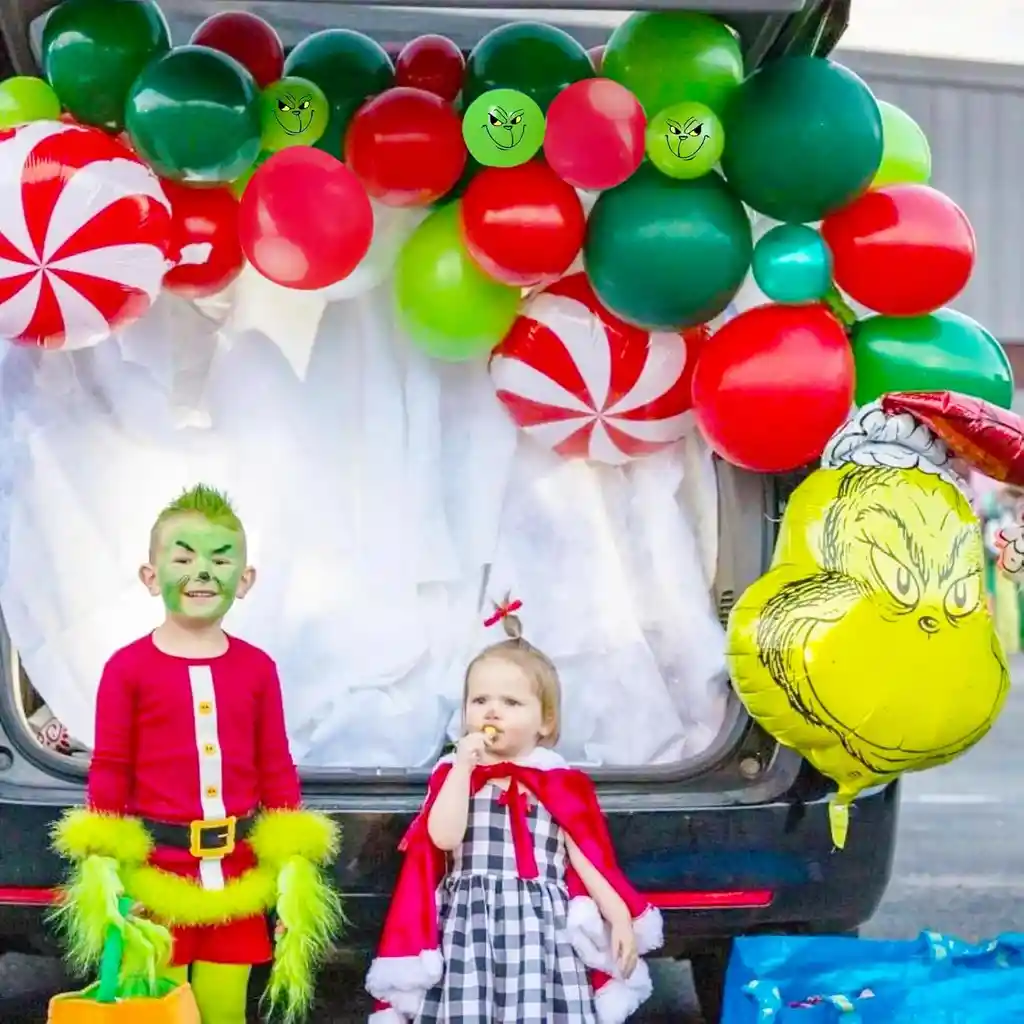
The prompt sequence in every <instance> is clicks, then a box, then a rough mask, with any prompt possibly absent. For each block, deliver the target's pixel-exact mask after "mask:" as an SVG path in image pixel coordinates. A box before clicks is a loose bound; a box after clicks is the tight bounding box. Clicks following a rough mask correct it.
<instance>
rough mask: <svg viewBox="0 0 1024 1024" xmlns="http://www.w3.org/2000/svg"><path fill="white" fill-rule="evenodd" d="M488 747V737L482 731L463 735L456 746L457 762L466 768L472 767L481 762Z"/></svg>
mask: <svg viewBox="0 0 1024 1024" xmlns="http://www.w3.org/2000/svg"><path fill="white" fill-rule="evenodd" d="M486 749H487V737H486V736H484V734H483V733H482V732H471V733H469V735H468V736H463V737H462V739H461V740H459V743H458V746H457V747H456V748H455V762H456V764H460V765H463V766H464V767H466V768H472V767H474V766H475V765H478V764H479V763H480V759H481V758H482V757H483V755H484V751H485V750H486Z"/></svg>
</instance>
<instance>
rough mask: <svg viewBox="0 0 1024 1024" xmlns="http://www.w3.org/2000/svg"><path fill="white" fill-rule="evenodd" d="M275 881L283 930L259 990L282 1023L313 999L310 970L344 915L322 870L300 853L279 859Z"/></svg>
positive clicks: (287, 1023)
mask: <svg viewBox="0 0 1024 1024" xmlns="http://www.w3.org/2000/svg"><path fill="white" fill-rule="evenodd" d="M277 886H278V897H277V916H278V920H279V921H280V923H281V925H282V927H283V929H284V930H283V933H282V934H281V935H280V936H279V938H278V939H277V943H276V948H275V950H274V966H273V967H272V969H271V972H270V982H269V984H268V986H267V991H266V993H265V995H266V1000H267V1002H268V1003H269V1004H270V1005H269V1008H270V1011H271V1012H272V1013H273V1012H278V1013H280V1014H281V1016H282V1018H283V1019H284V1021H285V1024H295V1022H296V1021H299V1020H301V1019H302V1018H303V1017H304V1016H305V1015H306V1013H307V1012H308V1011H309V1009H310V1007H311V1006H312V1004H313V993H314V989H315V975H316V970H317V968H318V967H319V965H320V963H321V962H322V960H323V958H324V956H325V955H326V954H327V951H328V950H329V949H330V947H331V943H332V942H333V940H334V938H335V936H336V934H337V933H338V931H339V930H340V928H341V927H342V925H343V924H344V923H345V915H344V913H343V911H342V906H341V898H340V897H339V896H338V894H337V893H336V892H335V891H334V889H333V888H332V887H331V885H330V884H329V883H328V882H327V880H326V878H325V877H324V875H323V872H321V871H320V869H319V868H318V867H317V866H316V865H315V864H313V863H311V862H310V861H308V860H306V859H305V858H303V857H292V858H290V859H289V860H288V861H287V862H286V863H285V865H284V866H283V867H282V868H281V873H280V874H279V875H278V879H277Z"/></svg>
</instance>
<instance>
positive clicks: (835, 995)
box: [721, 932, 1024, 1024]
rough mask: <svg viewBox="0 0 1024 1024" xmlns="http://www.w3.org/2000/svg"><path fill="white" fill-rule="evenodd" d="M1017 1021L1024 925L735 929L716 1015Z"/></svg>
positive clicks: (933, 1022) (1023, 1007)
mask: <svg viewBox="0 0 1024 1024" xmlns="http://www.w3.org/2000/svg"><path fill="white" fill-rule="evenodd" d="M1013 1022H1021V1024H1024V934H1021V933H1008V934H1005V935H1001V936H999V937H998V938H996V939H993V940H991V941H989V942H981V943H976V944H971V943H967V942H961V941H960V940H959V939H955V938H951V937H948V936H944V935H940V934H938V933H936V932H922V933H921V935H920V936H918V938H917V939H914V940H908V941H891V942H890V941H882V940H870V939H848V938H838V937H829V936H789V935H760V936H752V937H750V938H740V939H737V940H736V942H735V944H734V947H733V954H732V959H731V960H730V962H729V969H728V972H727V974H726V987H725V1002H724V1007H723V1014H722V1021H721V1024H1013Z"/></svg>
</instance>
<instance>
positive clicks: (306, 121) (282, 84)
mask: <svg viewBox="0 0 1024 1024" xmlns="http://www.w3.org/2000/svg"><path fill="white" fill-rule="evenodd" d="M330 116H331V107H330V104H329V103H328V102H327V97H326V96H325V95H324V91H323V89H321V88H320V86H319V85H314V84H313V83H312V82H311V81H310V80H309V79H308V78H295V77H294V76H293V77H290V78H282V79H280V81H277V82H272V83H271V84H270V85H268V86H267V87H266V89H264V90H263V93H262V95H261V96H260V120H261V124H262V126H263V127H262V138H261V141H262V145H263V148H264V149H265V150H267V152H269V153H276V152H277V151H278V150H280V149H288V148H289V147H290V146H312V145H313V144H314V143H316V142H318V141H319V140H320V136H321V135H323V133H324V131H325V130H326V128H327V120H328V118H329V117H330Z"/></svg>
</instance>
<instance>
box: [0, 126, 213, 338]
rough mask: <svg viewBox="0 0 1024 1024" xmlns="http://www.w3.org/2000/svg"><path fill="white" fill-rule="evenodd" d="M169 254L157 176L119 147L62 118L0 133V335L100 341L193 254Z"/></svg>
mask: <svg viewBox="0 0 1024 1024" xmlns="http://www.w3.org/2000/svg"><path fill="white" fill-rule="evenodd" d="M171 248H172V209H171V204H170V202H169V201H168V198H167V195H166V193H165V192H164V189H163V187H162V185H161V182H160V179H159V178H158V177H157V176H156V174H154V173H153V171H152V170H151V169H150V168H149V167H148V166H147V165H146V164H145V163H144V162H143V161H142V160H141V159H140V158H139V157H138V156H136V155H135V153H133V152H132V151H131V150H130V149H129V148H128V147H126V146H125V145H124V144H123V143H121V142H119V141H118V140H117V139H113V138H111V137H110V136H109V135H107V134H106V133H104V132H102V131H100V130H99V129H98V128H90V127H86V126H83V125H78V124H74V123H70V122H67V121H34V122H32V123H30V124H25V125H21V126H19V127H17V128H7V129H4V130H2V131H0V338H3V339H7V340H9V341H13V342H16V343H19V344H25V345H37V346H42V347H46V348H81V347H84V346H86V345H91V344H95V343H96V342H98V341H102V340H103V339H104V338H106V337H107V336H108V335H109V334H110V333H111V332H112V331H113V330H115V329H117V328H119V327H122V326H124V325H125V324H127V323H130V322H132V321H133V320H137V319H138V318H139V317H141V316H143V315H144V314H145V313H146V312H147V310H148V309H149V307H150V305H151V304H152V302H153V300H154V299H155V298H156V297H157V295H158V294H159V293H160V290H161V287H162V285H163V280H164V275H165V274H166V273H167V272H168V271H169V270H170V269H171V268H173V267H174V266H176V265H178V264H180V263H185V262H188V261H189V260H194V259H196V258H197V255H199V254H197V252H196V251H195V249H192V250H190V251H187V252H178V253H172V252H171Z"/></svg>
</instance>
